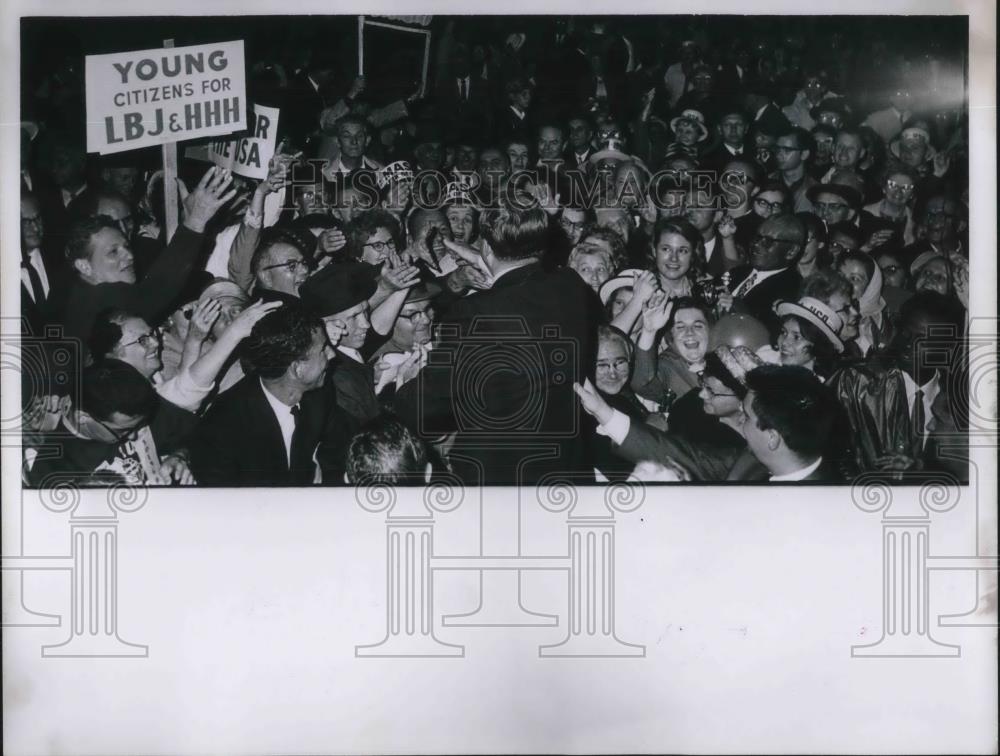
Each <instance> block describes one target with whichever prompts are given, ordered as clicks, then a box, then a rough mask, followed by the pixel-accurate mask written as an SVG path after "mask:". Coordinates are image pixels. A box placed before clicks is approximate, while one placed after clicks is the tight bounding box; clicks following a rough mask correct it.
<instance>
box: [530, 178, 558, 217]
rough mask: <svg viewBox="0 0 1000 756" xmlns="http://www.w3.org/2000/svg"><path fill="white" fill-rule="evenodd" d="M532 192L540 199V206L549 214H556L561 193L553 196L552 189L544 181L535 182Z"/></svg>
mask: <svg viewBox="0 0 1000 756" xmlns="http://www.w3.org/2000/svg"><path fill="white" fill-rule="evenodd" d="M531 193H532V195H534V197H535V199H536V200H538V206H539V207H540V208H542V210H544V211H545V212H546V214H548V215H555V214H556V213H558V212H559V199H560V197H561V195H559V194H556V196H555V197H553V196H552V190H551V189H549V185H548V184H546V183H545V182H544V181H542V182H539V183H537V184H534V185H533V186H532V187H531Z"/></svg>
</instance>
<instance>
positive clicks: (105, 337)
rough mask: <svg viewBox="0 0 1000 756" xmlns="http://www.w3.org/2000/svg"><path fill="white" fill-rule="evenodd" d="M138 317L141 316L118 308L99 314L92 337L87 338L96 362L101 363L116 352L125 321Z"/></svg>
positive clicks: (102, 311) (95, 320) (91, 332)
mask: <svg viewBox="0 0 1000 756" xmlns="http://www.w3.org/2000/svg"><path fill="white" fill-rule="evenodd" d="M138 317H141V316H139V315H135V314H133V313H131V312H127V311H125V310H120V309H117V308H108V309H106V310H101V311H100V312H99V313H97V317H96V318H94V325H93V326H92V327H91V329H90V335H89V336H88V337H87V347H88V348H89V349H90V354H91V356H92V357H93V358H94V361H95V362H101V361H102V360H103V359H104V358H105V357H107V356H108V355H109V354H112V353H113V352H114V351H115V349H116V348H117V347H118V345H119V344H120V343H121V340H122V326H123V325H125V321H126V320H128V319H129V318H138Z"/></svg>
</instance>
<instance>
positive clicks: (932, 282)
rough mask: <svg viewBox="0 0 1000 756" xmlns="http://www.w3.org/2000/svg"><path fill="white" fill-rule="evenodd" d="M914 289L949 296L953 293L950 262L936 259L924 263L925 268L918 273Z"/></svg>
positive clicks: (941, 258) (939, 258) (940, 258)
mask: <svg viewBox="0 0 1000 756" xmlns="http://www.w3.org/2000/svg"><path fill="white" fill-rule="evenodd" d="M913 288H914V289H915V290H916V291H917V292H921V291H936V292H937V293H938V294H944V295H945V296H947V295H948V294H950V293H951V270H950V269H949V266H948V261H947V260H945V259H944V258H943V257H935V258H934V259H933V260H930V261H928V262H926V263H924V266H923V267H922V268H920V270H918V271H917V277H916V280H915V282H914V285H913Z"/></svg>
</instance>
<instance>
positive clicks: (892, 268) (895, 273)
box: [876, 252, 906, 289]
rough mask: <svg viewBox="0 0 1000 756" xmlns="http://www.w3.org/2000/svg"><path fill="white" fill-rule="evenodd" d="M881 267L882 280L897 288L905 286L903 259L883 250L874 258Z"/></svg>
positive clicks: (887, 284)
mask: <svg viewBox="0 0 1000 756" xmlns="http://www.w3.org/2000/svg"><path fill="white" fill-rule="evenodd" d="M876 262H877V263H878V266H879V267H880V268H881V269H882V282H883V283H884V284H885V285H886V286H895V287H896V288H897V289H903V288H906V268H905V267H904V266H903V261H902V259H900V258H899V257H897V256H896V255H894V254H892V253H890V252H883V253H882V254H880V255H879V256H878V259H877V260H876Z"/></svg>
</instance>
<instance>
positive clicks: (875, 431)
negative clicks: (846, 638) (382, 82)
mask: <svg viewBox="0 0 1000 756" xmlns="http://www.w3.org/2000/svg"><path fill="white" fill-rule="evenodd" d="M317 23H322V21H321V20H318V21H317ZM436 23H437V26H435V32H436V33H435V36H434V37H433V38H434V45H433V48H432V61H433V63H434V65H433V67H432V69H431V71H432V75H431V77H430V78H429V80H428V81H426V82H423V83H419V85H418V86H416V88H415V89H414V91H413V92H412V93H411V94H410V95H408V96H406V97H405V98H400V99H398V100H392V101H391V102H386V101H380V100H379V96H378V95H376V92H377V91H379V88H378V87H377V86H376V83H375V82H372V81H369V80H368V79H366V78H365V77H363V76H359V77H356V78H354V79H353V80H351V81H348V82H343V80H342V79H343V77H342V76H338V71H337V70H335V66H334V59H333V58H332V57H331V56H330V55H329V53H328V52H327V51H325V49H324V48H323V47H321V46H316V47H308V46H306V47H304V48H303V47H299V48H296V49H294V50H293V51H289V52H288V53H287V54H286V55H284V56H283V55H280V54H278V53H277V52H274V51H271V52H269V53H268V54H267V55H264V56H263V57H261V58H260V59H256V60H253V59H251V60H248V64H247V66H248V67H247V81H248V92H247V95H248V98H250V99H251V100H252V101H254V102H258V103H262V104H269V105H273V106H275V107H279V108H280V112H281V117H280V119H279V142H280V143H279V146H278V148H277V150H276V152H275V155H274V157H273V158H272V159H271V161H270V164H269V170H268V175H267V177H266V178H265V179H263V180H261V181H253V180H250V179H246V178H244V177H243V176H239V175H235V174H233V173H231V172H230V171H228V170H224V169H222V168H218V167H215V166H211V167H210V166H209V165H208V164H206V163H198V162H197V161H194V160H189V159H182V161H181V170H180V174H181V178H180V179H178V180H177V181H176V186H166V185H164V180H163V174H162V172H158V171H156V170H155V169H156V168H157V166H156V165H155V161H154V162H153V164H150V162H149V156H148V155H146V154H145V152H143V151H134V152H124V153H118V154H115V155H109V156H98V155H87V153H86V150H85V145H84V129H83V124H84V120H83V111H82V103H83V102H84V92H83V88H82V82H80V80H79V78H78V77H75V76H74V75H73V71H74V70H76V71H79V70H80V69H81V68H82V60H80V59H73V58H71V57H70V58H67V59H66V60H65V61H64V62H62V63H60V64H59V65H56V66H55V67H54V68H53V69H51V70H49V71H48V72H47V73H46V74H45V75H44V77H42V78H41V79H39V80H34V81H31V82H26V83H25V87H26V89H27V90H29V94H28V96H26V98H25V101H26V105H25V108H24V111H25V114H24V121H23V123H22V130H21V133H22V166H21V241H22V263H21V283H22V288H21V317H22V337H23V339H24V344H25V347H24V348H25V349H29V348H30V350H33V352H32V353H33V354H34V355H35V356H36V359H33V361H32V363H31V365H30V366H29V365H28V363H27V361H25V368H24V373H23V375H24V392H23V393H24V399H25V413H24V437H23V438H24V467H23V478H24V480H25V482H26V484H28V485H32V486H42V487H45V486H53V485H59V484H63V483H66V482H70V483H73V484H77V485H114V484H119V483H125V484H129V485H191V484H195V485H208V486H282V485H294V486H308V485H314V484H322V485H344V484H354V485H364V484H370V483H393V484H396V483H398V484H403V483H418V484H423V483H426V482H428V481H433V480H440V481H444V482H451V483H455V482H461V483H463V484H466V485H486V484H489V485H521V484H545V483H556V482H561V481H570V482H572V483H573V484H581V485H587V484H600V483H607V482H609V481H627V480H635V479H636V478H642V479H646V480H658V481H697V482H719V481H742V482H768V481H771V482H782V481H820V482H825V483H847V482H850V481H851V480H853V479H855V478H856V477H857V476H858V475H860V474H862V473H881V474H884V476H885V479H886V480H887V481H889V482H900V481H902V482H909V481H913V480H919V479H922V476H931V475H937V476H940V475H942V474H946V475H948V476H951V477H950V478H949V479H950V480H957V481H965V480H967V479H968V448H967V446H968V441H967V425H966V417H967V413H968V408H967V397H968V387H967V386H964V385H963V381H965V380H967V376H966V372H965V370H964V367H963V366H964V364H965V359H966V354H965V351H966V350H965V345H964V339H965V332H966V328H967V320H968V318H967V309H968V296H969V277H970V270H969V245H968V235H967V229H968V202H969V187H968V154H967V149H966V145H967V124H966V109H965V93H964V91H955V88H954V80H953V79H949V78H948V77H947V76H945V75H944V74H943V73H942V71H945V70H947V68H948V66H949V65H951V66H954V65H958V66H959V67H960V66H961V62H960V61H959V62H958V63H957V64H956V63H955V61H954V60H952V59H950V58H949V57H948V56H949V51H948V50H942V49H938V48H935V46H934V45H933V44H929V45H920V46H917V49H913V50H907V49H895V48H894V46H893V45H894V44H895V45H904V44H905V40H899V39H892V38H889V39H881V38H880V39H878V40H876V41H872V38H871V35H865V34H859V35H858V37H857V40H860V41H857V40H855V41H854V43H853V44H852V38H851V37H850V35H845V34H843V33H841V32H837V33H830V34H825V33H823V32H822V27H815V29H814V31H813V34H812V36H802V35H795V34H788V35H785V36H782V35H780V34H773V35H771V36H770V37H769V38H767V39H766V41H765V40H762V41H760V42H757V41H752V40H755V37H754V36H753V35H750V34H742V35H741V34H740V33H739V26H738V25H736V26H735V27H733V28H735V29H736V31H735V32H732V31H729V32H727V33H726V34H721V33H720V34H713V32H712V26H711V24H710V23H706V24H703V25H699V26H696V27H691V33H690V35H689V36H688V37H686V38H682V39H681V38H678V39H676V43H675V42H674V41H671V42H670V43H669V44H662V43H658V42H657V40H656V38H655V36H653V35H651V34H650V33H649V31H648V30H646V29H644V28H643V21H642V19H641V18H636V17H628V18H626V17H621V18H599V19H582V18H580V19H566V18H559V19H543V18H539V19H523V20H522V24H521V27H517V26H514V27H511V26H510V24H511V23H513V22H512V21H511V20H510V19H508V20H507V26H503V25H497V26H496V27H495V28H494V27H491V26H490V25H489V24H484V23H480V22H475V21H474V19H473V18H472V17H470V18H469V19H442V20H439V21H438V22H436ZM747 23H749V22H747ZM856 23H857V24H859V25H863V24H864V23H865V21H864V20H863V19H857V20H856ZM731 26H732V25H731ZM522 27H523V28H522ZM511 28H513V31H510V29H511ZM518 29H522V30H518ZM876 42H877V44H876ZM862 43H863V45H864V46H862ZM74 67H75V69H74ZM866 72H867V73H866ZM959 81H960V84H961V80H959ZM29 85H30V86H29ZM397 89H399V88H398V87H397ZM381 91H387V90H386V88H385V87H383V88H382V90H381ZM181 154H182V156H183V152H182V153H181ZM172 192H177V194H178V202H179V205H180V217H179V223H178V225H177V228H176V231H174V232H173V233H172V235H171V234H169V233H168V225H170V224H169V223H168V220H167V218H166V217H165V211H164V197H165V195H166V194H167V193H172Z"/></svg>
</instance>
